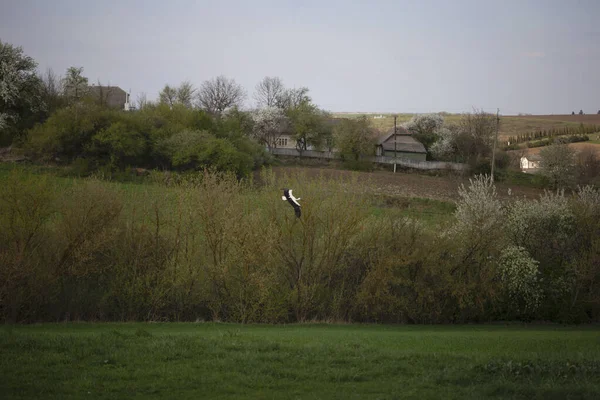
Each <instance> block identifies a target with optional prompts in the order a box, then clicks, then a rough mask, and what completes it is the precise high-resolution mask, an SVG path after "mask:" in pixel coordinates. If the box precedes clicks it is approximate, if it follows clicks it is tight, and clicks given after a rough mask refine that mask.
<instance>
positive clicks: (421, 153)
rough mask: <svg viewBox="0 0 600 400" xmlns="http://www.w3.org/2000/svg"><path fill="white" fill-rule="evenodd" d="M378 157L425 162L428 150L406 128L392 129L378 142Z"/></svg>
mask: <svg viewBox="0 0 600 400" xmlns="http://www.w3.org/2000/svg"><path fill="white" fill-rule="evenodd" d="M376 154H377V155H378V156H385V157H396V158H403V159H410V160H414V161H425V160H426V159H427V150H425V146H423V143H421V142H419V141H418V140H416V139H415V138H414V137H412V135H411V134H410V132H409V131H408V130H407V129H406V128H404V127H401V126H399V127H397V128H396V132H395V133H394V128H392V129H390V130H389V131H388V132H387V133H386V134H385V135H382V136H380V137H379V139H378V140H377V150H376Z"/></svg>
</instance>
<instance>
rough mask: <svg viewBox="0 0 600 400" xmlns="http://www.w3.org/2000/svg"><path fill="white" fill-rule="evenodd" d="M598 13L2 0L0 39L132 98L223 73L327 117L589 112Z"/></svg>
mask: <svg viewBox="0 0 600 400" xmlns="http://www.w3.org/2000/svg"><path fill="white" fill-rule="evenodd" d="M599 16H600V1H598V0H579V1H575V0H571V1H560V0H547V1H543V0H538V1H533V0H532V1H513V0H509V1H488V0H454V1H443V0H420V1H419V0H414V1H393V0H389V1H360V2H356V3H355V4H351V2H350V1H341V0H340V1H338V0H320V1H313V0H308V1H302V0H294V1H288V0H277V1H270V0H253V1H222V2H221V1H191V0H190V1H185V0H173V1H164V0H145V1H127V0H103V1H100V0H94V1H89V0H79V1H76V0H48V1H46V0H8V1H7V0H2V1H0V39H2V40H3V41H6V42H9V43H11V44H14V45H18V46H22V47H23V49H24V51H25V53H26V54H28V55H30V56H32V57H34V58H35V59H36V61H38V63H39V68H40V69H41V70H44V69H46V68H48V67H51V68H53V69H54V71H55V72H60V73H61V74H62V73H64V71H65V70H66V69H67V68H68V67H69V66H83V67H84V74H85V75H86V76H88V77H89V78H90V80H91V81H96V80H97V79H100V81H101V82H102V83H103V84H106V83H108V82H110V83H111V84H114V85H118V86H121V87H122V88H124V89H125V90H129V89H131V92H132V98H135V97H136V95H137V94H138V93H140V92H146V93H147V94H148V97H149V98H150V99H153V98H156V97H157V95H158V92H159V91H160V89H161V88H162V87H163V86H164V85H165V84H166V83H169V84H173V85H177V84H179V83H180V82H182V81H183V80H190V81H191V82H193V83H194V84H195V85H200V84H201V83H202V81H204V80H206V79H209V78H212V77H214V76H217V75H220V74H224V75H226V76H228V77H230V78H234V79H235V80H236V81H237V82H239V83H240V84H242V85H243V86H244V87H245V88H246V90H247V91H248V94H249V98H250V99H251V95H252V93H253V91H254V86H255V85H256V83H257V82H258V81H259V80H261V79H262V78H263V77H264V76H266V75H269V76H279V77H280V78H281V79H282V80H283V81H284V83H285V84H286V86H288V87H294V86H296V87H299V86H307V87H308V88H309V89H310V93H311V95H312V97H313V99H314V101H315V102H316V103H317V104H319V105H320V106H321V107H323V108H325V109H328V110H331V111H364V112H367V111H377V112H435V111H449V112H461V111H468V110H470V109H471V107H472V106H474V107H477V108H484V109H486V110H488V111H495V109H496V107H498V108H500V111H501V113H502V114H505V115H507V114H516V113H518V112H529V113H534V114H546V113H556V114H564V113H570V112H571V111H576V112H578V111H579V110H580V109H583V110H584V111H585V112H586V113H596V112H597V111H598V109H600V90H599V89H600V25H599V24H598V23H597V19H598V17H599ZM248 103H249V104H248V105H251V103H250V102H248Z"/></svg>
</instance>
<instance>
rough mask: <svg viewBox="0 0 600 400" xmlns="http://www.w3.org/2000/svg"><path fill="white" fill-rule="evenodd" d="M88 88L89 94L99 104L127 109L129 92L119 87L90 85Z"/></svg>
mask: <svg viewBox="0 0 600 400" xmlns="http://www.w3.org/2000/svg"><path fill="white" fill-rule="evenodd" d="M88 89H89V96H90V97H91V98H92V99H94V100H96V101H98V102H99V103H100V104H101V105H103V106H107V107H109V108H116V109H119V110H125V111H128V110H129V93H127V92H126V91H124V90H123V89H121V88H120V87H118V86H101V85H98V86H96V85H92V86H89V87H88Z"/></svg>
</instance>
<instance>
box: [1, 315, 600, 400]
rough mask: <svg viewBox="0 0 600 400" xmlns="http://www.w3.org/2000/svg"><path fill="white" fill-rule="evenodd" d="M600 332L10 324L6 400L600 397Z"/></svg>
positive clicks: (4, 341) (4, 337) (4, 362)
mask: <svg viewBox="0 0 600 400" xmlns="http://www.w3.org/2000/svg"><path fill="white" fill-rule="evenodd" d="M599 337H600V332H599V330H598V327H559V326H549V325H546V326H525V325H514V326H491V325H487V326H486V325H478V326H445V327H442V326H375V325H323V324H315V325H287V326H286V325H280V326H270V325H255V326H249V325H233V324H217V323H188V324H177V323H170V324H166V323H165V324H135V323H131V324H87V323H80V324H56V325H55V324H42V325H33V326H6V325H5V326H2V327H1V328H0V349H1V351H2V357H0V376H1V377H2V379H0V393H2V396H1V397H2V399H5V400H9V399H42V398H43V399H130V398H146V399H158V398H168V399H199V398H206V399H225V398H236V399H237V398H256V399H309V398H310V399H359V398H360V399H364V398H376V399H395V398H411V399H486V398H512V399H515V398H516V399H519V398H523V399H597V398H600V346H599V344H600V343H599V339H598V338H599Z"/></svg>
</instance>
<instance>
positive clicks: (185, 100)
mask: <svg viewBox="0 0 600 400" xmlns="http://www.w3.org/2000/svg"><path fill="white" fill-rule="evenodd" d="M195 92H196V89H195V88H194V85H192V83H191V82H190V81H184V82H182V83H181V84H180V85H179V87H178V88H177V102H179V103H181V104H183V105H184V106H186V107H188V108H191V107H192V102H193V100H194V93H195Z"/></svg>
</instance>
